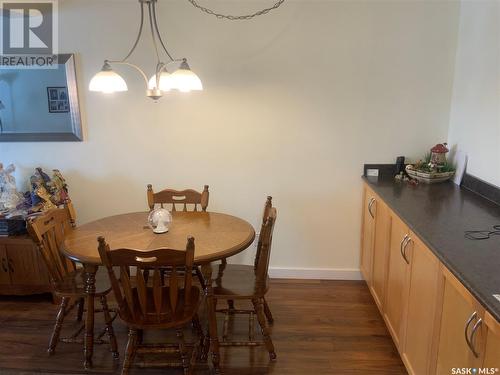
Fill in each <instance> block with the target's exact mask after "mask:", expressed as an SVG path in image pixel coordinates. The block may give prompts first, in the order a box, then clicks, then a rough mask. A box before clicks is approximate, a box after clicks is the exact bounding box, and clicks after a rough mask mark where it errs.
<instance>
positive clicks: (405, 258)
mask: <svg viewBox="0 0 500 375" xmlns="http://www.w3.org/2000/svg"><path fill="white" fill-rule="evenodd" d="M411 241H412V239H411V237H410V236H408V238H407V239H406V242H405V243H404V245H403V259H404V260H405V262H406V264H410V261H409V260H408V257H407V256H406V247H407V246H408V244H409V243H410V242H411Z"/></svg>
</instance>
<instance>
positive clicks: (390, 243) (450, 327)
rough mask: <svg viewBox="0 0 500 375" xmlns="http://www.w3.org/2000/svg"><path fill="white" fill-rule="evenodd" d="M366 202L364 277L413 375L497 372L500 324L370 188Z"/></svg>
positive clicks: (364, 216)
mask: <svg viewBox="0 0 500 375" xmlns="http://www.w3.org/2000/svg"><path fill="white" fill-rule="evenodd" d="M363 202H364V209H363V229H362V246H361V272H362V273H363V276H364V278H365V280H366V281H367V284H368V287H369V289H370V292H371V294H372V296H373V298H374V300H375V302H376V303H377V305H378V307H379V309H380V311H381V313H382V316H383V317H384V320H385V322H386V325H387V327H388V329H389V331H390V333H391V335H392V337H393V339H394V343H395V344H396V347H397V348H398V350H399V352H400V354H401V358H402V360H403V362H404V364H405V366H406V368H407V370H408V372H409V374H411V375H428V374H431V375H434V374H439V375H441V374H443V375H444V374H446V375H449V374H451V373H452V369H471V371H472V369H473V368H476V369H478V368H479V369H482V370H481V371H482V372H479V371H478V373H484V374H495V373H498V372H495V369H497V368H500V323H499V322H498V321H496V320H495V319H494V318H493V317H492V316H491V315H490V314H489V313H488V312H486V311H485V310H484V308H483V307H482V306H481V305H480V304H479V303H478V301H477V300H476V299H475V298H474V297H473V296H472V295H471V294H470V293H469V292H468V291H467V290H466V288H465V287H464V286H463V285H462V284H461V283H460V281H458V279H457V278H456V277H455V276H453V275H452V274H451V272H450V271H449V270H448V269H447V268H446V267H445V266H444V265H443V264H442V263H441V262H440V261H439V260H438V259H437V257H436V256H435V255H434V254H433V252H432V251H431V250H430V249H428V248H427V246H425V244H424V243H423V242H422V240H421V239H420V238H418V237H417V236H416V235H415V233H413V232H412V231H410V229H409V228H408V226H407V225H406V224H405V223H404V222H403V221H402V220H401V219H400V218H399V217H398V215H396V214H395V213H394V212H393V211H391V210H390V208H389V207H388V206H387V205H386V204H385V202H383V201H382V200H381V199H380V198H379V196H378V195H376V194H375V193H374V192H373V191H372V190H371V189H370V188H369V187H367V186H365V190H364V196H363ZM483 369H484V370H483ZM488 369H489V370H488ZM456 371H458V370H456ZM485 371H489V372H485ZM456 373H460V372H456Z"/></svg>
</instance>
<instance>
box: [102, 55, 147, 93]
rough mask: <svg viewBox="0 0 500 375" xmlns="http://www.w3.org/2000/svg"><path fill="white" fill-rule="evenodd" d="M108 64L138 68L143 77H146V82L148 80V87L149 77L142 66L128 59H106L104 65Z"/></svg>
mask: <svg viewBox="0 0 500 375" xmlns="http://www.w3.org/2000/svg"><path fill="white" fill-rule="evenodd" d="M106 64H112V65H114V64H116V65H127V66H130V67H132V68H134V69H135V70H137V71H138V72H139V73H140V74H141V76H142V78H144V82H146V88H147V87H148V77H147V76H146V73H144V71H143V70H142V69H141V68H139V67H138V66H137V65H135V64H132V63H129V62H128V61H123V60H104V65H106Z"/></svg>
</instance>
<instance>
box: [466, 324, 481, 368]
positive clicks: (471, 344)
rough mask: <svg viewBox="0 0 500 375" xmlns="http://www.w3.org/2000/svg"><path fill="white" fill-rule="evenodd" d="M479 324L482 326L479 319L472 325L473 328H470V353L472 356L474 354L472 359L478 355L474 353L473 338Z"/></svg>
mask: <svg viewBox="0 0 500 375" xmlns="http://www.w3.org/2000/svg"><path fill="white" fill-rule="evenodd" d="M481 324H483V320H482V319H481V318H479V319H478V320H477V322H476V324H474V327H472V332H471V334H470V346H469V347H470V350H471V351H472V354H474V357H476V358H479V353H478V352H477V351H476V345H475V344H474V338H475V336H476V332H477V330H478V328H479V327H481Z"/></svg>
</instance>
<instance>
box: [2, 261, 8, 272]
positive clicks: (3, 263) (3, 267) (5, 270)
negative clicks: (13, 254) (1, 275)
mask: <svg viewBox="0 0 500 375" xmlns="http://www.w3.org/2000/svg"><path fill="white" fill-rule="evenodd" d="M6 264H7V260H6V259H5V258H2V269H3V272H9V269H8V268H7V266H6Z"/></svg>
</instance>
